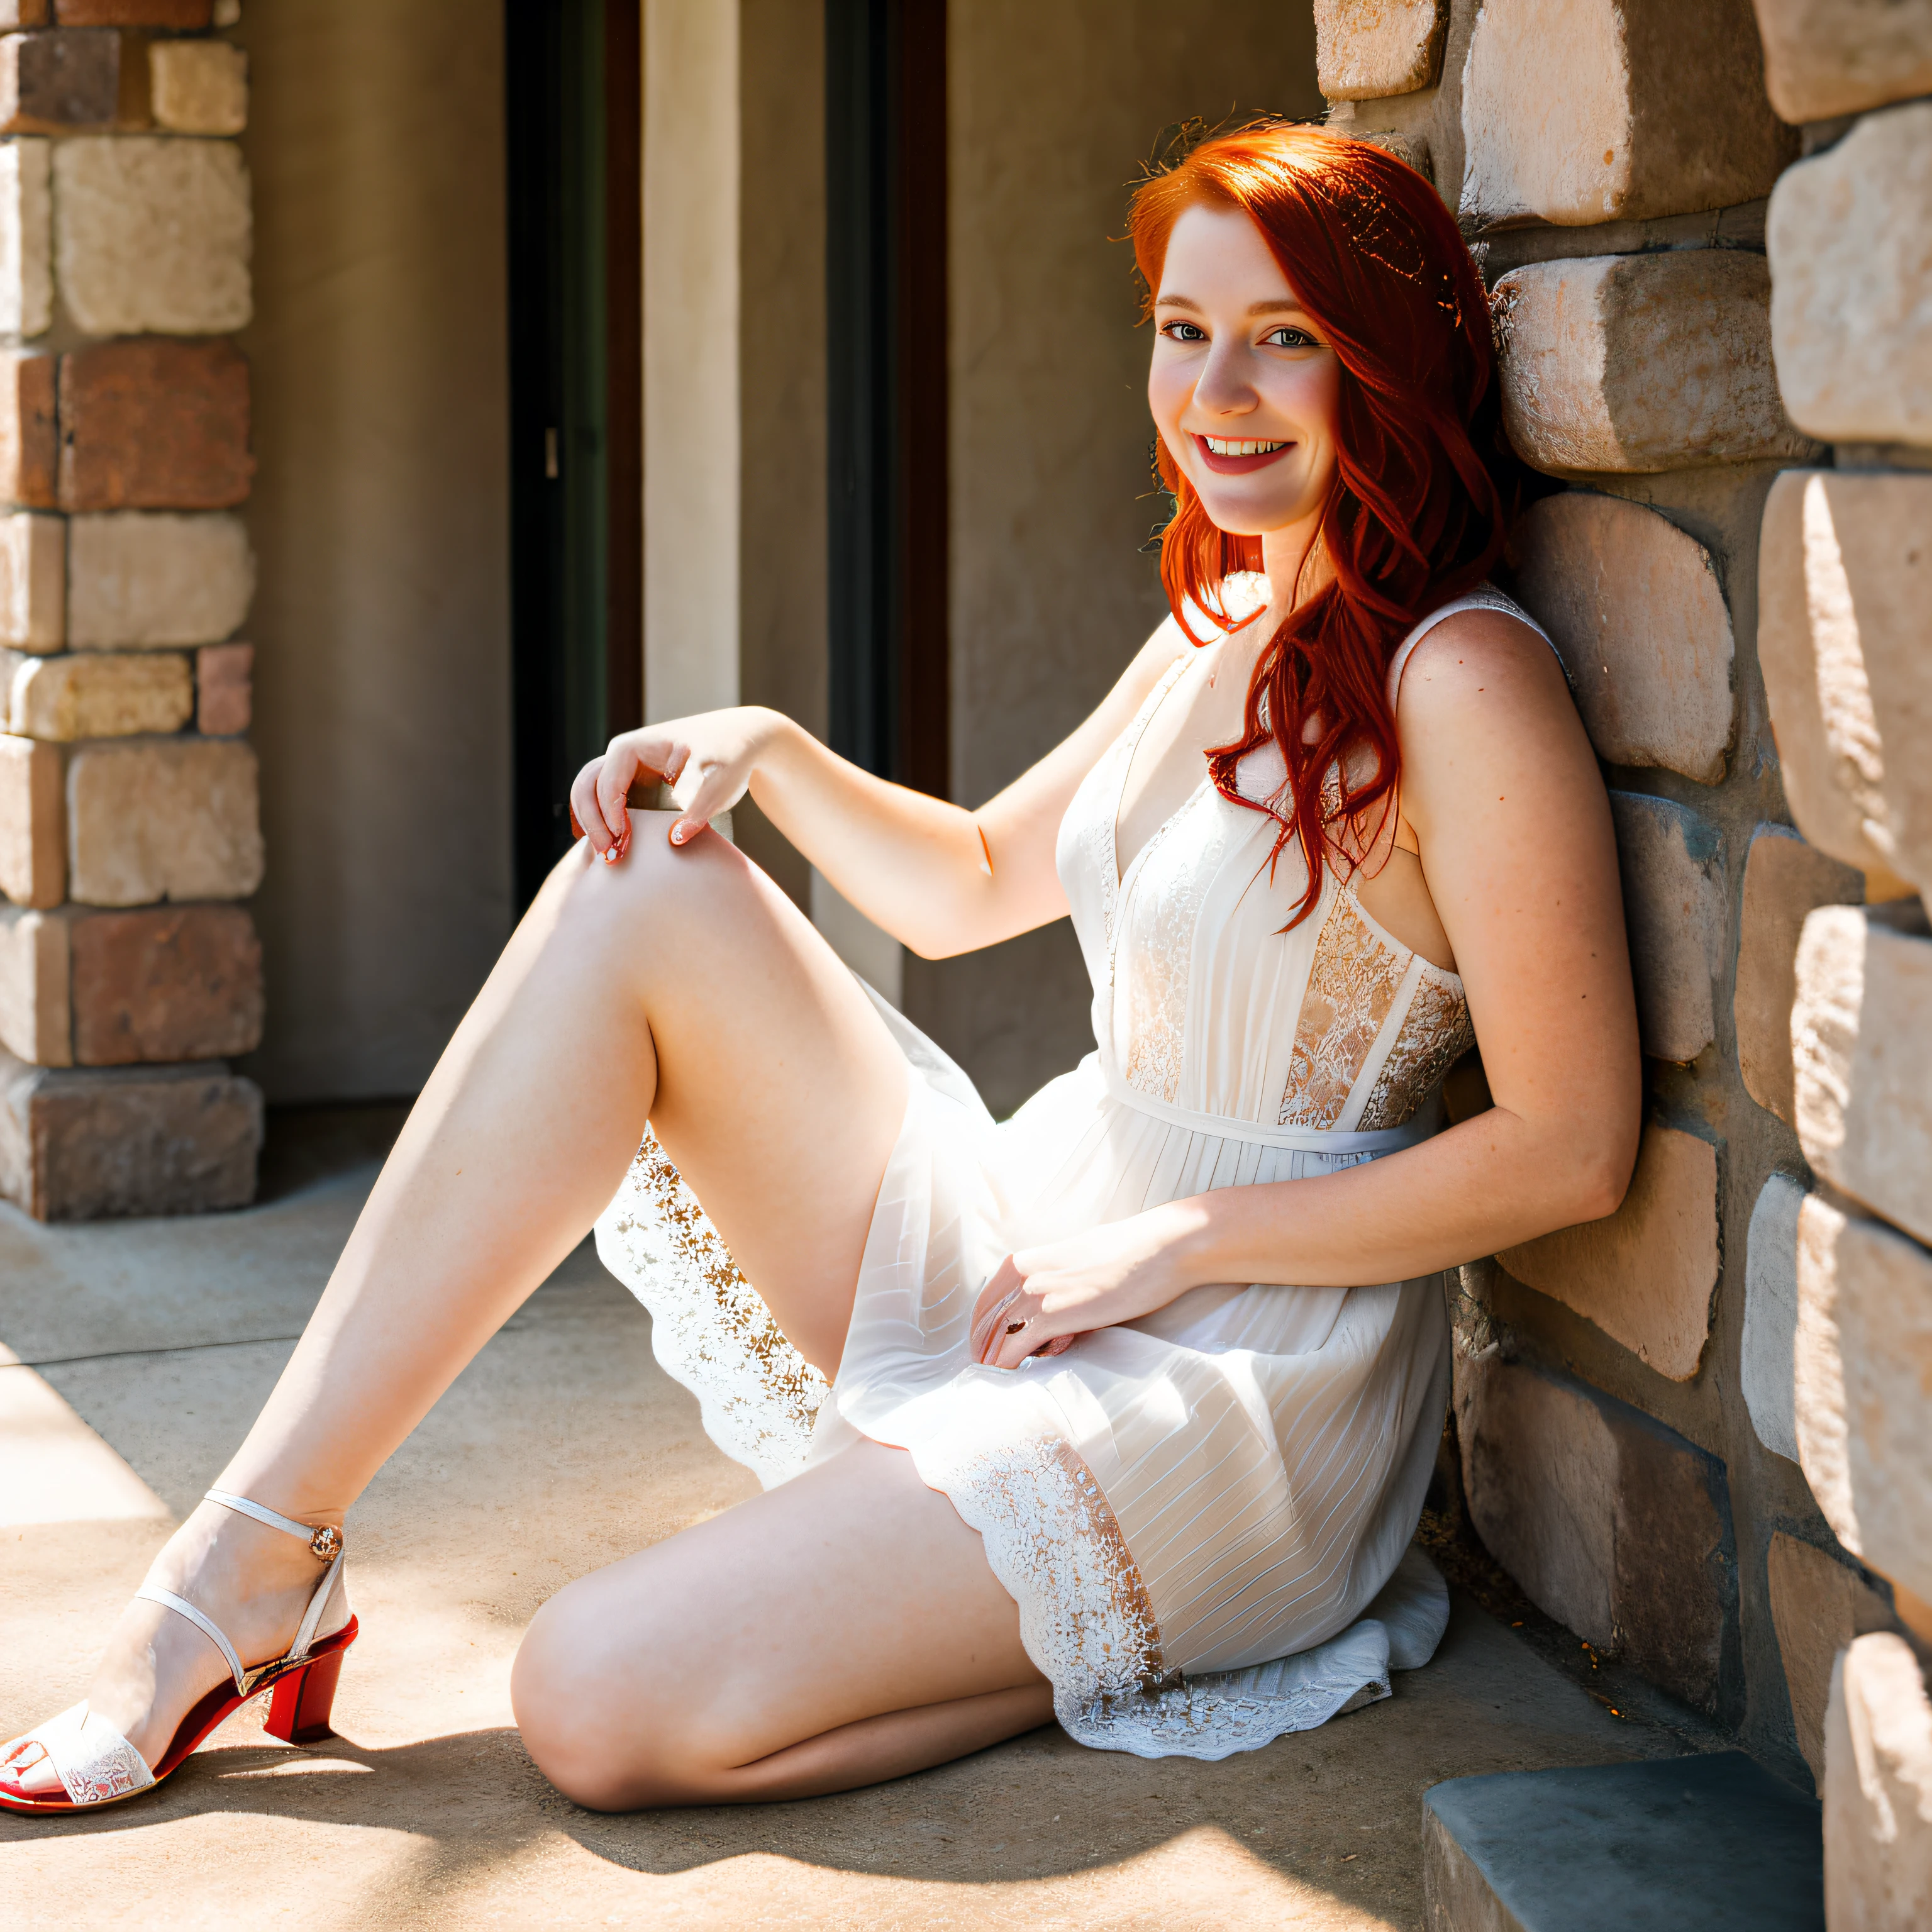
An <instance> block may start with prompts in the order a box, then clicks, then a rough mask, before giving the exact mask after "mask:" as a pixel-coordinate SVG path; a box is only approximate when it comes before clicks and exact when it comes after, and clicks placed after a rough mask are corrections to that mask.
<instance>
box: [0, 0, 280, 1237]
mask: <svg viewBox="0 0 1932 1932" xmlns="http://www.w3.org/2000/svg"><path fill="white" fill-rule="evenodd" d="M0 12H5V13H7V17H6V19H5V20H4V22H0V26H4V27H5V28H10V29H13V31H0V333H4V335H5V338H6V339H5V342H4V344H0V895H4V898H0V1194H4V1195H5V1196H7V1197H8V1198H10V1199H13V1200H14V1201H16V1202H18V1203H20V1205H22V1206H23V1207H25V1208H26V1209H27V1210H28V1212H30V1213H31V1214H35V1215H37V1216H39V1217H42V1218H43V1219H52V1220H66V1219H83V1218H89V1217H95V1216H99V1215H110V1214H155V1213H171V1212H183V1211H199V1210H202V1209H207V1208H223V1207H233V1206H237V1205H241V1204H242V1203H243V1202H246V1201H248V1200H249V1199H251V1198H252V1197H253V1195H254V1180H255V1163H256V1157H257V1151H258V1150H259V1147H260V1139H261V1126H262V1104H261V1096H260V1093H259V1091H257V1089H256V1088H255V1087H254V1085H253V1083H252V1082H249V1081H248V1080H246V1079H242V1078H239V1077H238V1076H236V1075H235V1074H234V1073H232V1072H231V1070H229V1067H228V1065H227V1064H226V1063H227V1060H228V1058H229V1056H231V1055H237V1054H242V1053H245V1052H249V1051H250V1050H251V1049H253V1048H254V1047H255V1046H257V1045H258V1044H259V1043H260V1038H261V1031H262V1024H263V985H262V966H261V947H260V942H259V941H258V939H257V936H256V933H255V930H254V922H253V921H252V919H251V918H250V916H249V914H248V911H247V910H246V909H245V907H244V906H243V905H242V904H240V903H239V901H242V900H245V899H246V898H248V896H249V895H251V893H252V892H254V890H255V889H256V887H257V886H258V885H259V884H260V880H261V876H262V868H263V851H262V838H261V830H260V810H259V802H258V796H257V773H256V765H255V756H254V751H253V750H252V749H251V747H250V746H249V745H248V742H247V739H246V736H245V733H246V732H247V730H248V723H249V681H250V675H251V668H252V653H251V650H250V648H249V646H248V645H247V644H246V643H242V642H239V641H238V640H236V632H237V631H239V629H240V628H241V627H242V623H243V622H244V620H245V618H246V616H247V614H248V607H249V604H250V601H251V598H252V596H253V594H254V557H253V554H252V553H251V550H250V547H249V544H248V534H247V532H246V529H245V527H244V526H243V524H242V521H241V520H240V518H239V517H238V516H237V515H236V514H235V512H236V508H237V506H238V505H240V504H241V503H242V502H243V501H244V500H245V499H246V497H247V496H248V490H249V485H250V481H251V475H252V473H253V470H254V459H253V458H252V456H251V454H250V450H249V401H248V365H247V362H246V361H245V358H244V357H243V356H242V353H241V352H240V350H239V349H237V348H236V346H235V344H233V341H230V340H229V339H228V337H229V332H232V331H233V330H234V329H238V328H239V327H241V326H242V325H243V324H244V323H246V322H247V321H248V317H249V314H250V287H249V249H250V238H251V230H250V210H249V196H248V174H247V170H246V169H245V166H244V165H243V162H242V156H241V153H240V151H239V148H237V147H236V145H235V144H234V142H233V139H231V138H229V137H231V136H233V135H235V134H236V133H239V131H240V130H241V129H242V127H243V126H244V124H245V121H246V116H247V78H246V67H245V56H244V55H242V52H241V51H240V49H238V48H236V47H235V46H232V45H231V44H229V43H228V42H226V41H225V40H221V39H219V38H217V37H214V35H212V34H211V32H210V31H209V30H210V29H211V28H213V27H215V26H219V25H221V24H225V23H228V22H229V21H231V20H232V19H233V9H232V8H227V9H222V8H218V7H216V6H215V5H211V0H43V4H40V5H33V4H31V0H14V4H13V6H12V7H11V8H10V10H9V9H6V8H5V7H0Z"/></svg>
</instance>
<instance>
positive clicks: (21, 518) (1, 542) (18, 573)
mask: <svg viewBox="0 0 1932 1932" xmlns="http://www.w3.org/2000/svg"><path fill="white" fill-rule="evenodd" d="M66 640H67V524H66V522H65V520H64V519H63V518H62V517H48V516H42V515H40V514H36V513H34V512H33V511H26V510H17V511H13V513H12V514H10V515H0V645H5V646H8V647H9V648H10V649H14V650H22V651H57V650H58V649H60V648H61V646H62V644H63V643H65V642H66Z"/></svg>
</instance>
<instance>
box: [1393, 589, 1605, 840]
mask: <svg viewBox="0 0 1932 1932" xmlns="http://www.w3.org/2000/svg"><path fill="white" fill-rule="evenodd" d="M1396 724H1397V733H1398V734H1399V736H1400V740H1401V745H1402V762H1403V814H1404V816H1405V817H1409V818H1412V819H1413V820H1416V821H1417V823H1418V826H1420V823H1421V820H1423V819H1424V818H1425V817H1432V818H1436V819H1437V820H1439V822H1440V820H1441V818H1442V814H1445V813H1453V814H1455V816H1456V817H1457V818H1459V819H1460V818H1462V817H1463V814H1465V813H1466V811H1468V810H1469V808H1471V806H1472V805H1474V804H1475V802H1476V799H1477V797H1478V795H1481V796H1484V797H1486V798H1487V796H1489V795H1490V794H1492V793H1497V794H1499V797H1500V796H1506V795H1508V794H1509V793H1511V790H1512V789H1514V796H1517V797H1518V798H1520V799H1523V800H1525V801H1526V802H1527V801H1528V800H1529V799H1532V798H1537V799H1541V801H1542V802H1543V803H1544V805H1548V804H1550V802H1552V801H1553V800H1554V799H1559V798H1561V797H1563V796H1581V795H1585V794H1596V793H1601V781H1600V780H1599V779H1598V774H1597V765H1596V757H1595V753H1594V752H1593V751H1592V750H1591V748H1590V742H1589V739H1588V738H1587V737H1586V736H1585V735H1584V733H1583V721H1582V720H1581V719H1580V718H1579V717H1578V716H1577V707H1576V706H1575V704H1574V702H1573V701H1572V700H1571V695H1570V687H1569V685H1568V683H1567V682H1566V681H1565V678H1564V675H1563V667H1562V664H1560V663H1559V661H1557V657H1556V652H1554V651H1553V650H1552V649H1550V646H1549V645H1548V644H1547V643H1546V642H1545V641H1544V639H1543V638H1542V637H1541V636H1540V635H1539V634H1538V633H1537V632H1536V631H1535V630H1533V629H1532V628H1531V627H1530V626H1529V625H1528V624H1526V623H1525V622H1523V620H1522V619H1520V617H1515V616H1511V614H1510V613H1508V611H1506V610H1460V611H1458V612H1457V613H1456V615H1455V616H1453V617H1445V619H1443V620H1442V622H1441V623H1440V624H1439V625H1437V626H1436V628H1435V629H1434V630H1433V631H1430V634H1428V636H1427V637H1424V639H1423V640H1422V642H1421V643H1419V644H1418V645H1417V646H1416V647H1415V654H1414V655H1413V656H1412V657H1411V658H1410V659H1409V666H1408V669H1407V670H1406V673H1405V674H1404V676H1403V681H1402V690H1401V692H1400V696H1399V698H1398V702H1397V713H1396ZM1505 775H1508V776H1509V777H1510V778H1511V781H1512V785H1511V786H1510V787H1501V788H1500V791H1499V787H1497V786H1496V784H1493V782H1492V781H1493V780H1496V779H1498V778H1502V777H1504V776H1505Z"/></svg>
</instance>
